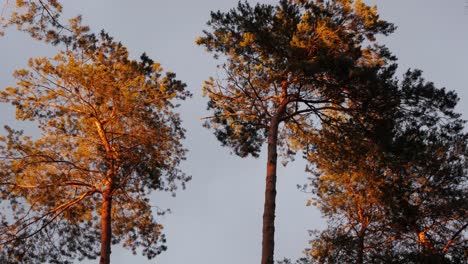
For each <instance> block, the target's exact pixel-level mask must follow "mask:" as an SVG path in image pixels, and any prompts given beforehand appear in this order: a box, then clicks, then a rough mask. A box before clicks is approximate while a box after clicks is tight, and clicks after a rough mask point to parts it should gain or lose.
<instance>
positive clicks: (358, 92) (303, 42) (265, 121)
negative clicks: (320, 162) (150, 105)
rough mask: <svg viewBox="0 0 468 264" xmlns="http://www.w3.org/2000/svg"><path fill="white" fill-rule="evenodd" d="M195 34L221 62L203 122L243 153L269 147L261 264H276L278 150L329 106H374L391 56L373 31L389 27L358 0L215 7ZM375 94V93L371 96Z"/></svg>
mask: <svg viewBox="0 0 468 264" xmlns="http://www.w3.org/2000/svg"><path fill="white" fill-rule="evenodd" d="M208 25H209V26H210V27H211V28H212V31H211V32H208V31H205V32H204V33H205V35H204V36H203V37H200V38H199V39H198V40H197V43H198V44H199V45H202V46H205V47H206V48H207V50H208V51H209V52H212V53H214V55H215V57H216V58H219V57H221V58H223V59H225V60H226V62H225V63H224V64H222V65H221V66H222V68H223V69H224V70H225V74H226V76H225V79H223V80H214V79H210V80H209V81H207V82H206V84H205V86H204V91H205V93H206V95H207V96H208V97H209V99H210V100H209V103H208V109H210V110H211V111H212V112H213V116H212V117H209V118H208V121H207V123H206V125H207V126H208V127H211V128H212V129H213V130H214V133H215V135H216V137H217V138H218V139H219V140H220V141H221V143H222V145H224V146H229V147H231V148H232V149H233V150H234V153H236V154H237V155H239V156H241V157H245V156H248V155H249V154H250V155H252V156H254V157H257V156H258V154H259V152H260V149H261V146H262V145H263V143H264V142H265V141H266V142H267V145H268V150H267V152H268V157H267V159H268V160H267V176H266V191H265V207H264V215H263V242H262V263H263V264H267V263H268V264H270V263H273V251H274V218H275V197H276V166H277V154H278V151H277V147H278V146H279V147H280V154H283V155H285V156H290V155H291V154H293V153H294V152H295V151H296V150H300V149H303V148H304V147H305V146H306V144H305V143H304V142H301V138H307V137H306V136H304V135H308V134H310V133H311V132H312V131H313V130H314V129H316V128H319V127H320V125H321V124H323V123H327V122H331V120H333V113H334V112H337V111H338V112H346V115H355V114H359V113H366V114H367V113H369V112H371V110H370V109H371V105H372V104H373V102H374V101H371V100H370V98H372V97H376V98H377V97H379V93H380V91H379V87H377V86H376V85H373V84H372V80H373V79H374V78H375V76H376V74H377V72H378V68H379V65H381V64H385V63H386V62H387V61H388V60H391V59H392V58H391V56H390V55H389V54H388V52H387V50H386V49H385V48H383V47H381V46H378V45H376V44H375V36H376V35H378V34H384V35H387V34H389V33H391V32H392V31H393V29H394V27H393V26H392V25H391V24H389V23H387V22H385V21H383V20H381V19H379V16H378V14H377V13H376V8H375V7H368V6H366V5H365V4H363V3H362V2H361V1H359V0H358V1H350V0H342V1H292V0H291V1H288V0H282V1H280V2H279V4H278V5H276V6H273V5H261V4H257V5H256V6H251V5H249V4H248V3H247V2H245V3H242V2H239V4H238V6H237V8H235V9H232V10H230V11H228V12H226V13H223V12H220V11H218V12H213V13H211V20H210V21H209V22H208ZM377 101H378V100H377Z"/></svg>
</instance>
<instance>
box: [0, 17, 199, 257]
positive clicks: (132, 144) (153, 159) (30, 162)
mask: <svg viewBox="0 0 468 264" xmlns="http://www.w3.org/2000/svg"><path fill="white" fill-rule="evenodd" d="M68 28H69V29H70V30H71V31H72V32H73V38H70V39H69V45H70V46H71V47H73V49H67V50H65V51H61V52H59V53H58V54H57V55H56V56H54V57H53V58H46V57H39V58H34V59H31V60H30V61H29V68H28V69H21V70H17V71H16V72H15V77H16V79H17V80H18V82H17V85H16V86H14V87H9V88H7V89H5V90H4V91H2V92H0V100H1V101H2V102H9V103H11V104H13V105H14V106H15V107H16V117H17V119H19V120H31V121H34V122H36V123H37V124H38V125H39V129H40V131H41V134H40V135H39V136H35V137H29V136H24V135H23V132H21V131H16V130H15V129H13V128H10V127H7V130H6V132H7V134H6V136H3V137H1V138H0V168H2V169H1V172H0V198H1V199H2V200H3V201H5V202H4V203H3V204H4V205H6V206H7V207H8V208H7V209H8V210H10V211H11V212H12V213H13V216H14V219H8V217H7V218H4V225H3V226H2V227H1V228H0V243H1V244H0V252H1V253H0V254H1V255H4V256H9V257H14V258H16V261H20V262H28V263H43V262H44V261H47V260H54V259H59V260H61V261H67V260H73V259H82V258H96V257H97V256H99V240H100V237H101V234H100V230H101V220H102V219H101V216H102V213H101V207H102V206H103V202H104V201H105V200H106V199H107V201H111V202H112V210H111V221H112V243H118V242H122V243H123V246H124V247H126V248H128V249H131V250H132V251H133V252H136V250H137V249H138V248H141V249H142V252H143V255H146V256H147V257H148V258H153V257H154V256H155V255H157V254H159V253H160V252H161V251H162V250H164V249H165V245H164V242H165V239H164V235H162V233H161V232H162V231H161V230H162V226H161V225H160V224H158V223H157V222H156V219H155V218H154V215H153V214H152V212H153V209H154V208H158V207H154V206H153V205H152V204H151V203H150V200H149V196H148V194H149V193H150V192H151V191H154V190H158V191H159V190H161V191H169V192H174V191H175V190H176V189H177V187H178V186H184V184H185V182H187V181H188V180H189V179H190V177H189V176H187V175H185V174H184V173H183V172H182V171H181V170H180V169H179V164H180V162H181V161H182V160H184V159H185V153H186V149H185V148H184V147H183V146H182V140H183V139H184V134H185V130H184V129H183V128H182V127H181V120H180V118H179V115H178V114H177V113H176V112H175V110H176V108H177V107H178V105H179V103H180V102H181V101H183V100H185V99H186V98H187V97H189V96H190V93H189V92H188V91H186V90H185V84H184V83H182V82H181V81H179V80H177V79H176V78H175V74H174V73H171V72H164V71H163V69H162V67H161V66H160V65H159V64H158V63H155V62H154V61H152V60H151V59H150V58H149V57H148V56H146V55H145V54H143V55H142V56H141V58H140V59H139V60H135V59H131V58H130V57H129V54H128V50H127V48H126V47H125V46H124V45H122V44H121V43H120V42H117V41H115V40H113V39H112V37H110V36H109V35H108V34H107V33H105V32H101V33H100V34H97V35H95V34H92V33H89V32H88V31H87V30H83V28H84V27H82V26H81V25H80V24H79V19H77V20H73V21H72V23H71V24H70V25H69V26H68ZM85 29H86V28H85ZM158 212H160V211H159V210H158ZM4 216H5V215H4Z"/></svg>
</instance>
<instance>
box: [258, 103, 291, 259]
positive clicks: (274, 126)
mask: <svg viewBox="0 0 468 264" xmlns="http://www.w3.org/2000/svg"><path fill="white" fill-rule="evenodd" d="M285 109H286V104H285V103H284V104H281V105H280V106H279V108H278V112H277V113H276V114H275V115H274V116H273V118H272V120H271V123H270V128H269V131H268V161H267V174H266V187H265V205H264V209H263V234H262V236H263V237H262V262H261V263H262V264H273V262H274V249H275V209H276V164H277V159H278V153H277V145H278V127H279V124H280V122H281V118H282V117H283V115H284V112H285Z"/></svg>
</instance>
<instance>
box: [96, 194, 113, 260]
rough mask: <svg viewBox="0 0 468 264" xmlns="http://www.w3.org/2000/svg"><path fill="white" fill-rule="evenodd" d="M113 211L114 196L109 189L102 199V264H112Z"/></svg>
mask: <svg viewBox="0 0 468 264" xmlns="http://www.w3.org/2000/svg"><path fill="white" fill-rule="evenodd" d="M111 211H112V196H111V188H110V187H109V188H107V189H106V191H105V192H104V194H103V197H102V209H101V258H100V261H99V263H100V264H109V263H110V254H111V239H112V226H111Z"/></svg>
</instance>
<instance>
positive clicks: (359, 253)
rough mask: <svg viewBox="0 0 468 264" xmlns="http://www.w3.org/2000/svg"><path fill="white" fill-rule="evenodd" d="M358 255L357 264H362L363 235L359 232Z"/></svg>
mask: <svg viewBox="0 0 468 264" xmlns="http://www.w3.org/2000/svg"><path fill="white" fill-rule="evenodd" d="M358 243H359V245H358V255H357V264H363V263H364V234H363V233H362V232H361V234H359V238H358Z"/></svg>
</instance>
